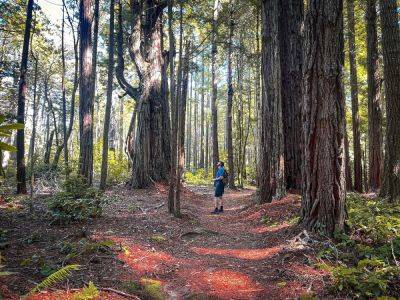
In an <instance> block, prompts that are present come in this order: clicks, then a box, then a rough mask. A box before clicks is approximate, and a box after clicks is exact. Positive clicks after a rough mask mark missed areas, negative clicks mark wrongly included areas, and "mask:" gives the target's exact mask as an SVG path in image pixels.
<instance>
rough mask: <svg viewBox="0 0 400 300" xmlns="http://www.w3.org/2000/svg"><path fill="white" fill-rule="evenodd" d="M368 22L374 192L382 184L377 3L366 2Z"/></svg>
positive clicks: (370, 144) (370, 177) (370, 129)
mask: <svg viewBox="0 0 400 300" xmlns="http://www.w3.org/2000/svg"><path fill="white" fill-rule="evenodd" d="M366 21H367V26H366V27H367V28H366V31H367V73H368V139H369V143H368V146H369V151H368V152H369V172H368V173H369V187H370V189H371V190H372V191H377V190H378V189H380V187H381V184H382V157H383V149H382V144H383V137H382V111H381V103H380V99H381V95H380V94H381V91H380V85H381V76H380V72H379V53H378V34H377V28H376V27H377V25H376V23H377V13H376V1H375V0H367V1H366Z"/></svg>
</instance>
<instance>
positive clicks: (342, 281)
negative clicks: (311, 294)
mask: <svg viewBox="0 0 400 300" xmlns="http://www.w3.org/2000/svg"><path fill="white" fill-rule="evenodd" d="M332 274H333V280H334V287H335V289H336V290H337V291H338V292H346V293H351V294H354V295H355V296H356V297H358V298H360V297H378V296H382V295H384V294H385V292H386V290H387V288H388V285H389V284H390V283H391V282H392V281H394V280H396V278H397V276H399V275H400V269H399V268H398V267H394V266H388V265H387V264H386V263H385V262H383V261H381V260H378V259H372V260H371V259H364V260H360V261H359V262H358V264H357V266H355V267H352V268H349V267H346V266H339V267H336V268H333V271H332Z"/></svg>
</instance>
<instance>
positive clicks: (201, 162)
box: [199, 55, 205, 169]
mask: <svg viewBox="0 0 400 300" xmlns="http://www.w3.org/2000/svg"><path fill="white" fill-rule="evenodd" d="M202 64H203V65H202V68H201V103H200V162H199V168H200V169H204V163H205V160H204V117H205V115H204V105H205V103H204V102H205V98H204V97H205V90H204V89H205V83H204V81H205V62H204V55H203V60H202Z"/></svg>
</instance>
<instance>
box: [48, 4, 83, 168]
mask: <svg viewBox="0 0 400 300" xmlns="http://www.w3.org/2000/svg"><path fill="white" fill-rule="evenodd" d="M63 10H64V11H65V12H66V13H67V19H68V22H69V24H70V26H71V30H72V39H73V43H74V58H75V67H74V80H73V87H72V94H71V104H70V115H69V124H68V129H67V134H66V145H68V141H69V138H70V136H71V134H72V129H73V126H74V118H75V98H76V92H77V90H78V83H79V78H78V72H79V54H78V41H77V39H76V37H75V32H74V30H73V26H74V25H73V20H72V18H71V16H70V15H69V13H68V9H67V7H66V5H65V1H64V0H63ZM64 80H65V78H64ZM64 85H65V81H64ZM63 149H64V142H63V143H62V144H60V145H59V147H58V148H57V149H56V153H55V154H54V160H53V166H55V167H57V165H58V160H59V157H60V156H61V152H62V150H63ZM65 150H67V152H66V153H67V157H65V152H64V160H65V162H66V166H67V173H68V172H69V169H68V154H69V153H68V147H67V148H66V149H65Z"/></svg>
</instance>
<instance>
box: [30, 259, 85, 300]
mask: <svg viewBox="0 0 400 300" xmlns="http://www.w3.org/2000/svg"><path fill="white" fill-rule="evenodd" d="M79 267H80V266H79V265H68V266H65V267H63V268H61V269H59V270H58V271H56V272H54V273H53V274H51V275H50V276H48V277H47V278H46V279H45V280H43V281H42V282H41V283H39V284H37V285H36V286H35V287H34V288H33V289H31V290H30V291H29V293H28V296H30V295H33V294H35V293H37V292H40V291H42V290H45V289H48V288H50V287H52V286H54V285H55V284H57V283H60V282H61V281H64V280H65V279H67V278H68V277H70V276H71V274H72V272H73V271H76V270H78V269H79Z"/></svg>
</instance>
